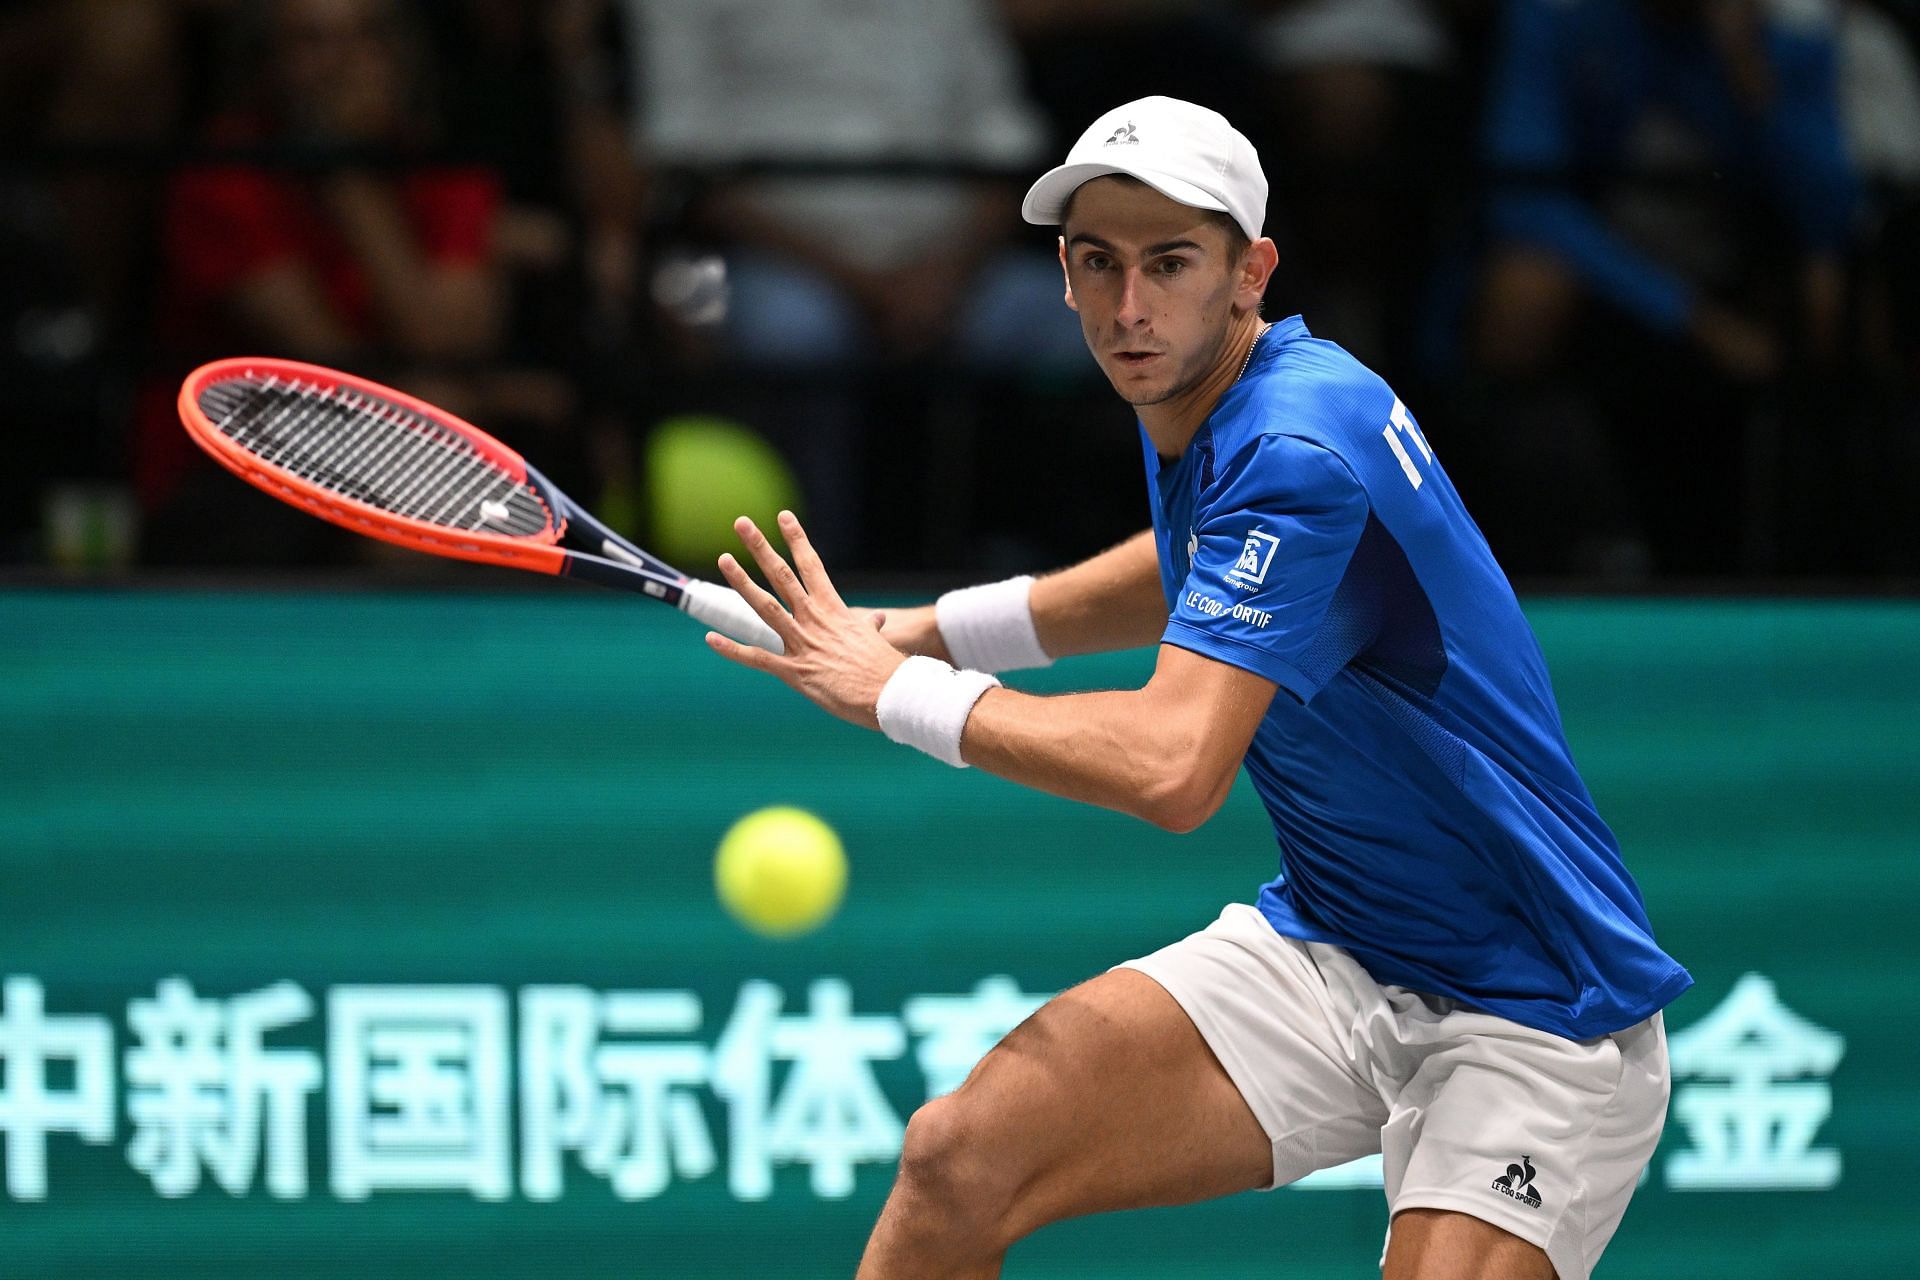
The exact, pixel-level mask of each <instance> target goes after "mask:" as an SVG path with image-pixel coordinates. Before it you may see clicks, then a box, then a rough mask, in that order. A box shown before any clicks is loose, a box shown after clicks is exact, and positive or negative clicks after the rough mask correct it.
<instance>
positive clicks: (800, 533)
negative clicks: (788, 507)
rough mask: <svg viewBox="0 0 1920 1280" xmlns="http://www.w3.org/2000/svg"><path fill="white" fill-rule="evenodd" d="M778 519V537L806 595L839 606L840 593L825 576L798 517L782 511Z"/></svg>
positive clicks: (823, 566)
mask: <svg viewBox="0 0 1920 1280" xmlns="http://www.w3.org/2000/svg"><path fill="white" fill-rule="evenodd" d="M779 519H780V536H781V537H783V538H785V539H786V540H787V553H788V554H789V555H791V556H792V557H793V567H794V568H795V569H796V570H798V571H799V574H800V581H801V582H802V583H803V584H805V586H806V588H807V594H809V595H815V596H818V597H820V599H822V600H824V601H829V602H831V603H833V604H839V603H840V602H841V601H840V593H839V592H838V591H836V590H835V589H834V586H833V579H832V578H829V577H828V576H827V566H826V565H824V564H822V563H821V562H820V553H819V552H817V551H815V550H814V549H813V539H812V538H809V537H808V536H807V531H806V530H805V529H802V528H801V527H800V517H799V516H796V515H794V514H793V512H791V511H782V512H781V513H780V517H779Z"/></svg>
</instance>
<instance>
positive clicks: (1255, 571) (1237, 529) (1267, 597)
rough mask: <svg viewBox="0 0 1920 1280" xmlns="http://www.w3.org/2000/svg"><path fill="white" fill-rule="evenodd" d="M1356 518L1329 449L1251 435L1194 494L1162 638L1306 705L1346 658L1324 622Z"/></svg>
mask: <svg viewBox="0 0 1920 1280" xmlns="http://www.w3.org/2000/svg"><path fill="white" fill-rule="evenodd" d="M1367 514H1368V503H1367V495H1366V491H1365V489H1363V488H1362V487H1361V484H1360V482H1359V480H1357V479H1356V478H1355V477H1354V475H1353V473H1352V472H1351V471H1350V470H1348V469H1347V465H1346V463H1344V462H1343V461H1341V460H1340V458H1339V457H1338V456H1337V455H1335V454H1334V453H1333V452H1331V451H1330V450H1328V449H1325V448H1322V447H1321V446H1319V445H1316V444H1312V443H1310V442H1308V441H1305V440H1301V439H1299V438H1297V437H1293V436H1280V435H1271V436H1262V437H1261V438H1260V439H1258V440H1257V441H1255V442H1254V443H1253V444H1251V445H1249V446H1248V447H1247V448H1246V449H1244V450H1242V451H1241V452H1240V453H1239V454H1237V455H1235V456H1234V457H1233V458H1231V459H1229V460H1228V461H1227V462H1226V463H1225V464H1224V465H1222V466H1221V467H1220V468H1219V471H1218V473H1217V475H1216V478H1215V479H1214V481H1213V483H1212V484H1211V485H1210V486H1208V488H1207V489H1206V491H1205V492H1203V493H1202V494H1201V498H1200V504H1199V506H1198V509H1197V510H1196V512H1195V527H1194V529H1193V532H1192V535H1191V537H1192V541H1191V542H1190V544H1189V545H1190V547H1191V548H1192V565H1191V568H1190V569H1189V570H1188V573H1187V579H1186V581H1185V582H1184V583H1182V584H1181V586H1180V588H1179V593H1178V595H1177V596H1176V597H1175V599H1174V605H1173V613H1172V616H1171V617H1170V618H1169V620H1168V622H1167V630H1166V633H1165V635H1164V636H1163V637H1162V639H1163V640H1164V641H1165V642H1166V643H1167V644H1171V645H1177V646H1179V647H1180V648H1182V649H1188V650H1191V651H1193V652H1195V653H1199V654H1203V655H1205V656H1207V657H1209V658H1214V659H1216V660H1218V661H1220V662H1225V663H1229V664H1231V665H1232V666H1236V667H1240V668H1241V669H1243V670H1246V671H1251V672H1253V673H1254V674H1255V675H1260V676H1265V677H1266V678H1267V679H1269V680H1272V681H1273V682H1274V683H1276V684H1278V685H1279V686H1280V687H1281V688H1283V689H1285V690H1287V691H1288V692H1289V693H1291V694H1293V696H1294V697H1296V698H1298V699H1300V701H1302V702H1311V701H1312V700H1313V698H1314V695H1315V694H1317V693H1319V692H1320V690H1321V689H1322V688H1324V687H1325V686H1326V684H1327V682H1328V681H1329V680H1331V679H1332V678H1333V676H1334V674H1335V673H1336V672H1337V671H1339V669H1340V668H1341V667H1343V666H1345V665H1346V663H1347V662H1348V661H1349V660H1350V659H1351V658H1352V656H1353V655H1352V654H1351V653H1342V652H1338V651H1337V650H1338V649H1339V648H1340V647H1341V646H1338V645H1331V646H1330V645H1329V644H1328V643H1327V641H1328V640H1329V639H1330V638H1335V637H1334V635H1333V633H1334V631H1336V630H1337V628H1334V627H1331V626H1330V622H1332V621H1333V620H1332V619H1330V616H1329V615H1330V612H1331V609H1330V606H1331V605H1332V604H1333V601H1334V597H1335V593H1336V591H1337V590H1338V588H1339V586H1340V583H1341V581H1342V579H1343V578H1344V577H1345V576H1346V572H1347V565H1348V562H1349V561H1350V560H1351V559H1352V558H1353V552H1354V549H1355V548H1356V547H1357V546H1358V545H1359V542H1360V535H1361V534H1362V532H1364V531H1365V529H1366V524H1367Z"/></svg>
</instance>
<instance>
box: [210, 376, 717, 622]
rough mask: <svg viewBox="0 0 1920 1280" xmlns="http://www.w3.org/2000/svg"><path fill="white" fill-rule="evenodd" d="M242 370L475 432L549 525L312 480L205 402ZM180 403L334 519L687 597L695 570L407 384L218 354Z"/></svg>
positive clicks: (217, 440) (460, 556) (250, 470)
mask: <svg viewBox="0 0 1920 1280" xmlns="http://www.w3.org/2000/svg"><path fill="white" fill-rule="evenodd" d="M239 378H246V379H249V380H252V381H259V380H261V379H268V380H282V381H285V382H286V383H287V385H288V387H289V389H291V390H296V391H298V390H303V389H304V390H307V391H309V392H317V393H320V394H327V393H331V392H333V391H335V390H336V389H338V390H344V391H347V392H350V393H354V392H357V393H359V394H361V395H365V396H369V397H372V398H373V399H375V400H378V401H384V402H386V403H387V404H390V405H392V406H393V407H394V408H397V409H399V410H401V411H403V412H406V413H410V414H414V415H416V416H418V417H420V418H423V419H425V420H426V421H428V422H431V423H435V424H438V425H440V426H442V427H445V428H446V429H448V430H450V431H453V432H455V433H457V434H459V435H461V436H463V437H465V438H466V440H467V442H468V443H469V444H471V445H472V446H473V448H474V451H475V452H476V453H478V454H479V455H480V456H482V457H483V458H485V459H486V460H487V461H489V462H491V463H493V464H494V465H496V466H498V467H499V468H500V469H501V470H502V471H503V472H505V473H506V474H507V475H508V476H509V477H510V478H511V479H513V480H514V481H516V482H518V483H523V484H525V485H526V486H527V487H528V488H529V489H531V490H532V491H533V492H534V494H535V496H537V497H538V498H539V499H540V501H541V502H542V503H543V504H544V505H545V507H546V509H547V514H548V524H547V528H546V529H544V530H541V531H540V532H538V533H534V534H528V535H524V536H518V537H516V536H513V535H509V534H500V533H490V532H487V531H484V530H464V529H450V528H448V527H446V526H445V525H439V524H434V523H432V522H430V521H426V520H416V519H413V518H410V517H407V516H402V515H396V514H395V513H393V512H391V511H386V510H383V509H382V508H380V507H377V506H374V505H373V504H372V503H368V502H362V501H360V500H359V499H357V498H353V497H349V496H348V495H346V494H342V493H334V492H331V491H329V490H327V489H324V488H321V487H320V486H319V485H316V484H313V483H311V482H309V481H306V480H303V479H301V478H300V477H298V476H296V475H293V474H291V473H290V472H288V471H287V470H286V469H285V468H282V467H278V466H275V465H274V464H273V463H271V462H268V461H266V460H265V459H263V458H260V457H259V456H257V455H256V454H254V453H253V452H252V451H250V450H248V449H246V448H245V447H243V446H241V445H240V444H238V443H236V442H235V441H234V440H233V439H232V438H231V437H230V436H228V435H227V434H226V432H224V431H222V430H221V429H220V428H219V426H218V425H217V424H216V423H215V422H214V421H213V420H212V419H211V418H210V417H209V416H208V415H207V412H206V410H205V409H203V408H202V407H201V405H200V397H201V395H202V394H203V393H204V392H205V391H206V390H207V388H208V387H209V386H211V385H213V384H215V383H219V382H225V381H232V380H235V379H239ZM179 410H180V421H181V422H182V423H183V424H184V425H185V426H186V429H187V431H188V433H189V434H190V435H192V436H193V438H194V440H195V442H196V443H198V444H199V445H200V447H201V448H202V449H204V450H206V452H207V453H209V454H211V455H212V456H213V458H214V460H215V461H217V462H219V463H220V464H221V465H222V466H224V467H226V468H227V470H229V471H231V472H233V473H234V474H235V475H237V476H239V477H240V478H241V479H242V480H245V481H246V482H247V483H248V484H251V485H253V486H254V487H255V488H257V489H261V490H263V491H265V492H267V493H269V494H272V495H273V496H274V497H276V498H279V499H280V500H281V501H283V502H286V503H289V504H291V505H293V506H296V507H298V508H300V509H301V510H303V511H306V512H308V513H309V514H311V515H315V516H318V517H319V518H320V519H322V520H325V521H327V522H329V523H330V524H335V525H339V526H340V527H341V528H343V529H348V530H350V531H352V532H354V533H357V534H361V535H363V536H365V537H370V538H378V539H380V540H381V541H383V542H390V543H393V544H394V545H396V546H402V547H408V548H410V549H412V550H415V551H424V552H427V553H429V554H432V555H439V556H448V557H451V558H453V559H456V560H471V561H475V562H477V563H481V564H497V565H503V566H505V567H507V568H512V569H526V570H530V571H532V572H535V573H546V574H554V575H557V576H562V577H571V578H579V579H581V580H583V581H586V582H593V583H596V584H598V585H600V586H607V587H618V588H624V589H627V590H638V591H640V592H642V593H644V594H646V595H648V596H651V597H653V598H654V599H656V600H660V601H663V602H664V603H667V604H671V605H675V606H680V605H681V600H682V596H683V595H684V594H685V591H686V587H687V583H688V581H689V578H688V576H687V575H686V574H684V573H681V572H680V571H679V570H677V569H675V568H674V567H673V566H671V565H669V564H667V563H666V562H665V561H663V560H661V559H659V558H658V557H656V556H653V555H649V554H648V553H647V552H645V551H643V550H641V549H640V548H639V547H637V546H635V545H634V544H633V542H631V541H630V540H629V539H627V538H624V537H622V536H621V535H620V534H619V533H616V532H615V531H614V530H612V529H610V528H608V527H607V526H606V525H605V524H603V523H602V522H601V521H599V520H598V519H596V518H594V516H592V515H591V514H590V513H588V512H587V511H586V510H584V509H583V508H582V507H580V506H579V504H577V503H575V502H574V501H573V500H572V499H571V498H569V497H567V495H566V494H565V493H563V492H562V491H561V490H560V489H559V487H558V486H556V485H555V484H554V483H553V482H552V481H550V480H548V479H547V478H546V477H545V476H544V475H542V474H540V472H539V471H537V470H535V469H534V468H533V467H531V466H529V465H528V464H527V460H526V459H525V458H523V457H521V456H520V455H519V454H518V453H516V452H515V451H514V450H513V449H511V448H509V447H508V446H507V445H505V444H503V443H501V442H500V441H499V440H497V439H495V438H494V437H493V436H490V435H488V434H487V433H486V432H484V431H482V430H481V429H480V428H478V427H476V426H474V425H473V424H472V423H470V422H468V421H466V420H465V419H464V418H461V417H458V416H457V415H455V414H451V413H448V412H447V411H446V410H444V409H441V408H438V407H436V406H434V405H431V404H428V403H426V402H425V401H423V400H420V399H417V398H415V397H413V396H410V395H408V394H407V393H406V392H404V391H397V390H395V389H394V388H392V387H387V386H383V385H381V384H380V383H377V382H371V381H368V380H367V379H365V378H358V377H355V376H353V375H351V374H346V373H341V372H340V371H338V370H336V369H328V368H325V367H323V366H321V365H314V364H305V363H302V362H300V361H297V360H281V359H277V358H271V357H259V356H241V357H234V358H230V359H225V360H216V361H213V362H212V363H210V364H205V365H202V366H201V367H200V368H198V369H195V370H194V371H193V373H192V374H190V375H189V376H188V377H187V379H186V381H185V382H183V383H182V384H181V387H180V398H179ZM562 541H567V542H571V543H572V544H573V546H571V547H568V546H562V545H560V544H561V543H562ZM588 547H591V548H592V550H588V549H587V548H588Z"/></svg>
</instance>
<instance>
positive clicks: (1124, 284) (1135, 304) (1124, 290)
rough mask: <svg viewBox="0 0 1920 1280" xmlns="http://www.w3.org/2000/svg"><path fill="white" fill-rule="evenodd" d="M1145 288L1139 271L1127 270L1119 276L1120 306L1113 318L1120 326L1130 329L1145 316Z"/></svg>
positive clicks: (1144, 318) (1143, 319)
mask: <svg viewBox="0 0 1920 1280" xmlns="http://www.w3.org/2000/svg"><path fill="white" fill-rule="evenodd" d="M1145 295H1146V290H1145V289H1144V288H1143V287H1142V278H1141V273H1140V272H1139V271H1138V270H1128V271H1127V272H1125V273H1124V274H1123V275H1122V276H1121V278H1120V307H1119V310H1118V311H1116V312H1115V314H1114V319H1116V320H1118V321H1119V322H1120V324H1121V325H1122V326H1124V327H1125V328H1128V329H1131V328H1133V327H1134V326H1135V325H1137V324H1140V323H1142V322H1143V321H1145V320H1146V318H1147V308H1146V303H1145Z"/></svg>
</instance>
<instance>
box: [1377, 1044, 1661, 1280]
mask: <svg viewBox="0 0 1920 1280" xmlns="http://www.w3.org/2000/svg"><path fill="white" fill-rule="evenodd" d="M1402 1033H1403V1036H1404V1039H1403V1042H1402V1048H1403V1049H1406V1050H1410V1051H1411V1052H1412V1053H1413V1054H1414V1055H1415V1058H1416V1059H1417V1061H1418V1066H1417V1068H1416V1069H1415V1070H1414V1071H1413V1072H1412V1074H1411V1075H1410V1076H1409V1077H1407V1078H1406V1079H1405V1080H1404V1082H1403V1084H1402V1087H1401V1089H1400V1091H1399V1093H1398V1095H1397V1096H1396V1098H1395V1100H1394V1105H1393V1110H1392V1114H1391V1115H1390V1117H1389V1118H1388V1121H1387V1124H1386V1126H1385V1128H1384V1129H1383V1130H1382V1133H1381V1146H1382V1153H1383V1155H1384V1157H1385V1159H1384V1171H1385V1174H1386V1184H1387V1199H1388V1203H1389V1205H1390V1206H1391V1208H1392V1210H1393V1212H1394V1214H1395V1217H1394V1219H1393V1223H1392V1226H1391V1229H1390V1233H1389V1243H1388V1248H1389V1253H1391V1251H1392V1249H1393V1247H1394V1245H1395V1244H1397V1243H1398V1242H1399V1235H1400V1232H1401V1223H1402V1221H1403V1219H1405V1218H1406V1211H1407V1210H1411V1209H1429V1210H1449V1211H1454V1212H1458V1213H1464V1214H1469V1215H1471V1216H1472V1217H1474V1218H1478V1219H1480V1220H1482V1221H1483V1222H1486V1223H1488V1224H1490V1225H1492V1226H1494V1227H1496V1228H1499V1229H1501V1230H1503V1231H1505V1232H1507V1233H1509V1234H1511V1235H1514V1236H1517V1237H1519V1238H1520V1239H1521V1240H1524V1241H1527V1242H1529V1243H1531V1244H1532V1245H1534V1246H1536V1247H1537V1248H1539V1249H1540V1250H1542V1251H1544V1253H1545V1255H1546V1257H1547V1258H1549V1259H1551V1261H1552V1264H1553V1268H1554V1270H1555V1271H1556V1272H1557V1273H1558V1275H1559V1277H1560V1280H1586V1278H1587V1275H1588V1273H1589V1272H1590V1271H1591V1269H1592V1267H1593V1264H1594V1263H1595V1261H1597V1260H1598V1259H1599V1257H1600V1255H1601V1253H1602V1252H1603V1251H1604V1250H1605V1248H1606V1246H1607V1243H1608V1242H1609V1240H1611V1238H1612V1236H1613V1233H1614V1231H1615V1230H1616V1228H1618V1226H1619V1224H1620V1221H1621V1218H1622V1216H1623V1215H1624V1214H1625V1213H1626V1209H1627V1204H1628V1201H1629V1200H1631V1198H1632V1196H1633V1191H1634V1188H1635V1186H1636V1184H1637V1183H1638V1180H1639V1176H1640V1173H1641V1171H1642V1170H1644V1169H1645V1168H1646V1165H1647V1161H1648V1160H1649V1159H1651V1158H1652V1155H1653V1151H1654V1148H1655V1146H1656V1145H1657V1144H1658V1143H1659V1140H1660V1130H1661V1128H1662V1126H1663V1124H1664V1123H1665V1118H1666V1110H1667V1096H1668V1072H1667V1054H1666V1039H1665V1033H1664V1030H1663V1027H1662V1023H1661V1019H1660V1017H1659V1015H1657V1014H1656V1015H1655V1016H1654V1017H1652V1018H1650V1019H1648V1020H1647V1021H1645V1022H1642V1023H1638V1024H1636V1025H1635V1026H1632V1027H1628V1028H1626V1029H1624V1030H1621V1031H1617V1032H1614V1033H1612V1034H1611V1035H1605V1036H1598V1037H1595V1038H1592V1039H1589V1040H1566V1039H1563V1038H1561V1037H1559V1036H1555V1035H1552V1034H1550V1033H1547V1032H1544V1031H1536V1030H1533V1029H1531V1028H1527V1027H1522V1026H1518V1025H1517V1024H1514V1023H1511V1022H1507V1021H1505V1020H1504V1019H1500V1018H1496V1017H1493V1016H1492V1015H1489V1014H1483V1013H1476V1012H1473V1011H1470V1010H1464V1009H1456V1010H1454V1011H1453V1012H1451V1013H1445V1014H1443V1015H1442V1016H1440V1017H1439V1018H1437V1019H1433V1018H1430V1017H1428V1018H1421V1017H1413V1018H1410V1019H1409V1020H1408V1021H1406V1022H1404V1023H1403V1024H1402ZM1423 1280H1424V1277H1423Z"/></svg>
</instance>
